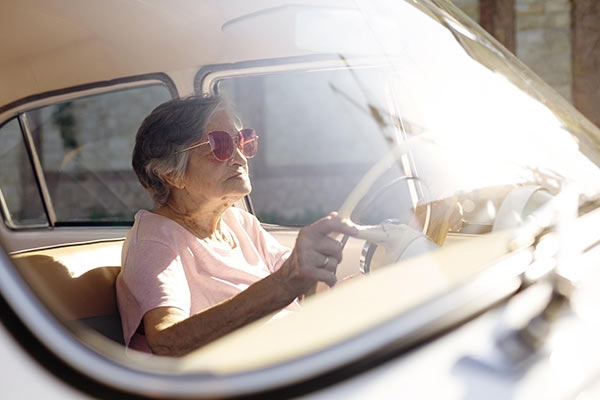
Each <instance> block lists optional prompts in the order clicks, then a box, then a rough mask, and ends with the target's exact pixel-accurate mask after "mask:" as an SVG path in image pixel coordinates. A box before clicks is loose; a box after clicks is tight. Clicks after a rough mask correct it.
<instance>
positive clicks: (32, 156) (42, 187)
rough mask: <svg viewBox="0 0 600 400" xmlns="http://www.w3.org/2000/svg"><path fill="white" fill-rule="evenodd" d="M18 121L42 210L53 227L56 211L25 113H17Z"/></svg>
mask: <svg viewBox="0 0 600 400" xmlns="http://www.w3.org/2000/svg"><path fill="white" fill-rule="evenodd" d="M19 123H20V125H21V131H22V132H23V140H24V141H25V147H27V152H28V153H29V161H30V163H31V166H32V168H33V174H34V176H35V179H36V181H37V182H36V183H37V186H38V190H39V192H40V196H41V198H42V205H43V206H44V210H45V211H46V217H47V218H48V223H49V225H50V226H51V227H54V226H56V213H55V212H54V205H53V204H52V198H51V196H50V191H49V189H48V183H47V182H46V177H45V176H44V170H43V168H42V163H41V162H40V158H39V155H38V151H37V149H36V148H35V144H34V142H33V136H32V135H31V129H30V127H29V122H28V121H27V114H25V113H21V114H19ZM15 228H18V227H15Z"/></svg>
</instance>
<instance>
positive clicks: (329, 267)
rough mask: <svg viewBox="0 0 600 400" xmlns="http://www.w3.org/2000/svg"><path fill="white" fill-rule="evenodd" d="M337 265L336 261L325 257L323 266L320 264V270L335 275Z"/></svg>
mask: <svg viewBox="0 0 600 400" xmlns="http://www.w3.org/2000/svg"><path fill="white" fill-rule="evenodd" d="M338 264H339V262H338V260H337V259H335V258H334V257H329V256H326V258H325V260H324V261H323V264H321V269H324V270H326V271H329V272H331V273H334V274H335V272H336V270H337V266H338Z"/></svg>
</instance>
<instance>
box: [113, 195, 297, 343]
mask: <svg viewBox="0 0 600 400" xmlns="http://www.w3.org/2000/svg"><path fill="white" fill-rule="evenodd" d="M221 228H222V229H223V230H224V231H226V232H228V233H231V236H232V237H233V238H234V240H235V243H236V246H235V248H233V249H232V248H231V247H230V246H229V245H224V246H223V247H218V246H214V245H211V246H208V245H207V244H206V243H205V242H204V241H202V240H200V239H198V238H197V237H196V236H195V235H193V234H192V233H190V232H189V231H188V230H186V229H185V228H183V227H182V226H181V225H179V224H178V223H176V222H175V221H173V220H171V219H169V218H166V217H163V216H161V215H158V214H154V213H151V212H149V211H145V210H142V211H139V212H138V213H137V214H136V215H135V222H134V224H133V227H132V228H131V230H130V231H129V233H128V235H127V238H126V240H125V243H124V245H123V254H122V266H123V268H122V270H121V273H120V274H119V276H118V277H117V301H118V305H119V312H120V314H121V320H122V325H123V336H124V339H125V344H126V345H127V346H128V347H131V348H133V349H136V350H140V351H145V352H150V349H149V347H148V344H147V342H146V338H145V336H144V335H143V334H140V333H138V332H137V331H138V327H139V326H140V324H141V322H142V318H143V316H144V314H145V313H146V312H148V311H150V310H152V309H154V308H157V307H164V306H169V307H177V308H179V309H181V310H183V311H184V312H185V313H186V314H189V315H190V316H191V315H192V314H195V313H197V312H199V311H202V310H204V309H206V308H208V307H210V306H212V305H215V304H217V303H219V302H221V301H223V300H225V299H228V298H230V297H232V296H234V295H236V294H238V293H240V292H241V291H243V290H244V289H246V288H247V287H248V286H250V285H251V284H252V283H254V282H256V281H258V280H260V279H262V278H264V277H266V276H267V275H269V274H270V273H272V272H274V271H276V270H277V269H278V268H279V267H281V264H283V262H284V261H285V260H286V259H287V258H288V256H289V254H290V249H288V248H287V247H285V246H282V245H281V244H279V242H277V240H276V239H275V238H274V237H273V236H271V235H270V234H269V233H268V232H267V231H265V230H264V229H263V228H262V227H261V225H260V222H259V221H258V220H257V219H256V218H255V217H254V216H253V215H252V214H250V213H247V212H245V211H243V210H241V209H239V208H235V207H230V208H229V209H228V210H227V211H226V212H225V213H224V214H223V217H222V220H221ZM297 307H298V305H297V304H295V303H292V304H291V305H290V306H289V308H290V309H293V308H297Z"/></svg>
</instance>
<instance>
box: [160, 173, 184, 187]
mask: <svg viewBox="0 0 600 400" xmlns="http://www.w3.org/2000/svg"><path fill="white" fill-rule="evenodd" d="M163 179H164V180H165V181H166V182H167V183H168V184H169V185H170V186H172V187H174V188H175V189H180V190H181V189H183V188H185V183H184V182H183V178H180V177H175V176H172V175H165V176H163Z"/></svg>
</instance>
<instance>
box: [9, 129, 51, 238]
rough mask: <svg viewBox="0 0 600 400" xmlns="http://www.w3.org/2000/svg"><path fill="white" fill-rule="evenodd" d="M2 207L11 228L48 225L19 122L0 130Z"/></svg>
mask: <svg viewBox="0 0 600 400" xmlns="http://www.w3.org/2000/svg"><path fill="white" fill-rule="evenodd" d="M0 143H2V146H0V205H2V210H3V212H4V213H5V221H6V223H7V225H8V226H9V227H11V228H16V227H19V226H28V225H47V224H48V220H47V218H46V213H45V211H44V207H43V205H42V201H41V198H40V192H39V190H38V185H37V181H36V179H35V176H34V174H33V170H32V167H31V163H30V161H29V157H28V155H27V151H26V149H25V143H24V142H23V134H22V133H21V127H20V125H19V121H18V120H17V119H16V118H14V119H12V120H11V121H9V122H7V123H6V124H4V125H3V126H2V127H0Z"/></svg>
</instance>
